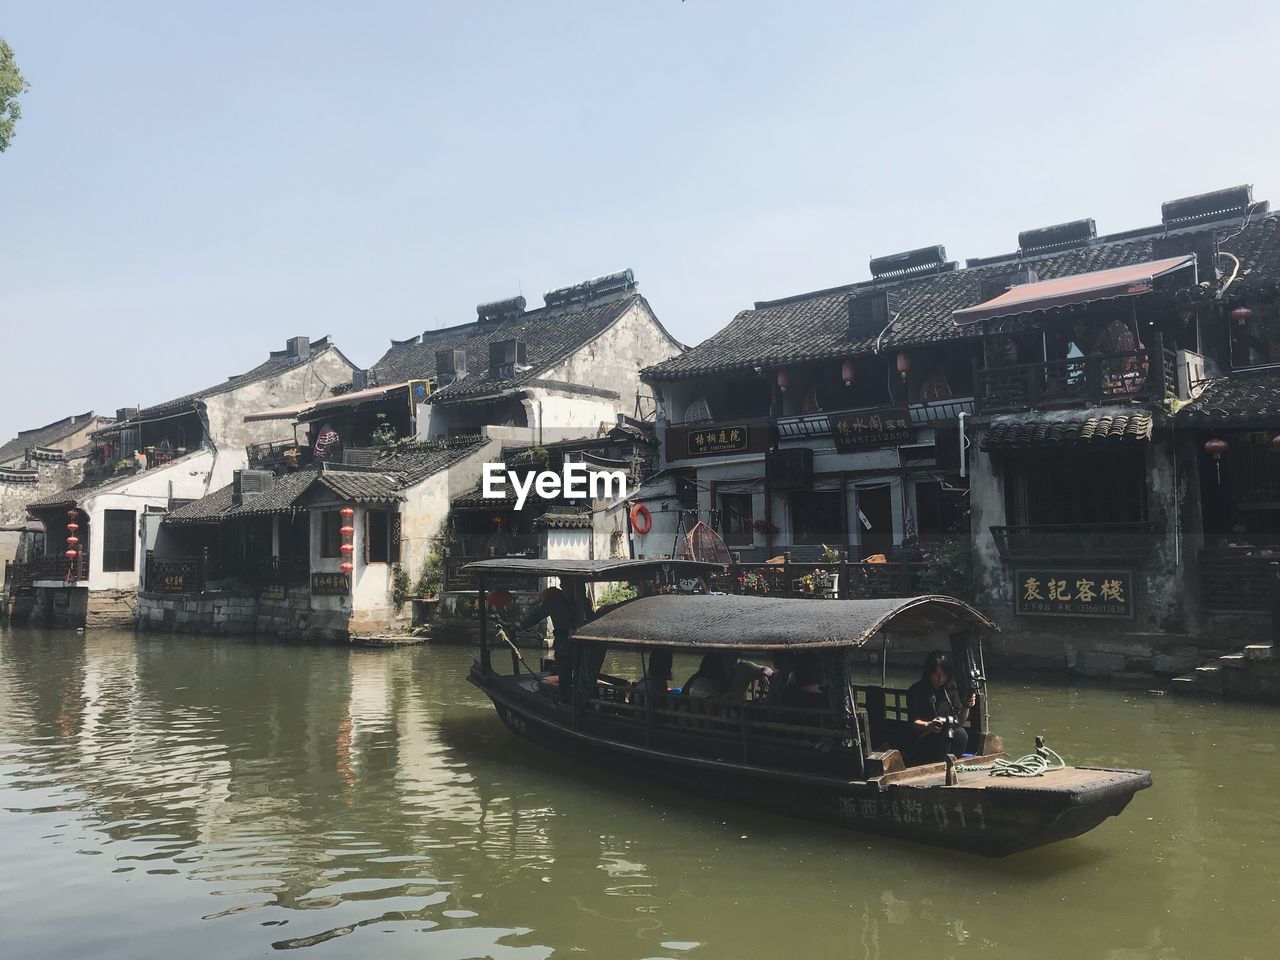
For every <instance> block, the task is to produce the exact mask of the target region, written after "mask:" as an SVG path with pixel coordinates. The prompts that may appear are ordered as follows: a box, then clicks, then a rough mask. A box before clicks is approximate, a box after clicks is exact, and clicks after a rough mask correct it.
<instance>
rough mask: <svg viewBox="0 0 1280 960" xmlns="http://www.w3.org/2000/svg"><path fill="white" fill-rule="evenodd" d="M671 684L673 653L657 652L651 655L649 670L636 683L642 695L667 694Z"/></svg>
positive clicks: (666, 651)
mask: <svg viewBox="0 0 1280 960" xmlns="http://www.w3.org/2000/svg"><path fill="white" fill-rule="evenodd" d="M670 683H671V651H670V650H655V651H653V653H651V654H649V668H648V669H647V670H646V671H645V673H644V676H643V677H641V678H640V679H639V680H638V681H637V682H636V687H635V688H636V689H637V690H639V691H641V692H642V693H656V694H659V695H663V694H666V692H667V690H668V689H669V685H670Z"/></svg>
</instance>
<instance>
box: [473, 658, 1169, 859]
mask: <svg viewBox="0 0 1280 960" xmlns="http://www.w3.org/2000/svg"><path fill="white" fill-rule="evenodd" d="M471 680H472V682H473V683H475V684H476V686H478V687H479V688H480V689H481V690H482V691H484V692H485V693H486V694H487V695H488V696H489V698H490V700H492V702H493V704H494V707H495V708H496V710H497V713H498V717H499V719H501V721H502V722H503V724H504V725H505V726H506V727H507V729H509V730H510V731H511V732H512V733H514V734H515V735H516V736H518V737H521V738H523V739H525V740H527V741H529V742H530V743H533V744H535V745H537V746H539V747H543V748H545V749H547V750H551V751H553V752H555V753H558V754H561V755H563V756H567V757H571V758H574V759H576V760H580V761H582V762H585V763H588V764H591V765H593V766H597V767H599V766H608V767H611V768H613V769H616V770H620V771H622V772H625V773H627V774H628V775H630V776H633V777H640V778H643V779H644V780H646V781H653V780H657V779H661V780H665V781H668V782H671V783H673V784H675V785H678V786H681V787H683V788H685V789H690V790H695V791H697V792H699V793H703V794H706V795H709V796H715V797H721V798H724V799H728V800H731V801H733V802H745V803H749V804H752V805H755V806H760V807H765V808H768V809H771V810H776V811H778V812H781V813H785V814H788V815H791V816H798V817H804V818H807V819H811V820H817V821H821V822H825V823H831V824H836V825H839V826H843V827H851V828H853V829H856V830H859V831H862V832H865V833H873V834H880V835H884V836H891V837H897V838H900V839H904V840H910V841H914V842H919V843H927V844H931V845H935V846H942V847H949V848H952V849H957V850H964V851H968V852H971V853H978V854H983V855H985V856H992V857H1000V856H1007V855H1009V854H1011V853H1016V852H1018V851H1021V850H1027V849H1030V848H1033V847H1038V846H1043V845H1044V844H1048V843H1054V842H1056V841H1058V840H1065V839H1068V838H1071V837H1076V836H1079V835H1080V834H1082V833H1085V832H1087V831H1089V830H1092V829H1093V828H1094V827H1096V826H1098V824H1100V823H1102V822H1103V821H1104V820H1106V819H1107V818H1108V817H1113V816H1116V815H1117V814H1119V813H1120V812H1121V811H1122V810H1124V808H1125V807H1126V806H1127V805H1128V803H1129V801H1130V800H1131V799H1132V798H1133V795H1134V794H1135V793H1136V792H1137V791H1138V790H1141V789H1143V788H1144V787H1148V786H1150V785H1151V775H1150V774H1149V773H1147V772H1146V771H1141V770H1099V769H1090V768H1069V769H1068V771H1062V772H1061V774H1063V775H1062V776H1060V775H1058V774H1050V775H1048V776H1047V777H1045V778H1037V779H1035V780H1027V779H1010V778H1006V777H989V776H987V775H986V774H977V773H969V774H965V775H963V777H962V779H961V783H960V784H958V785H955V786H947V785H946V784H945V782H944V781H943V779H942V778H941V777H932V778H930V777H916V776H912V775H911V771H907V775H906V776H902V777H901V778H900V779H892V778H893V777H894V776H895V775H889V776H886V777H884V778H879V779H872V780H843V779H839V778H834V777H828V776H819V775H811V774H804V773H794V772H791V771H785V770H777V769H772V768H764V767H756V766H750V765H747V764H737V763H727V762H724V761H717V760H709V759H705V758H701V757H693V756H681V755H674V754H669V753H663V752H660V751H655V750H649V749H646V748H644V747H639V746H635V745H632V744H624V743H618V742H615V741H611V740H606V739H603V738H600V737H597V736H592V735H590V734H587V733H583V732H579V731H575V730H573V729H571V727H570V726H569V725H568V724H567V723H565V722H564V720H565V714H566V713H567V710H566V709H565V708H560V707H557V705H555V704H554V703H552V702H549V701H546V700H545V698H537V700H532V698H530V697H527V696H523V695H521V693H520V692H519V691H514V690H511V689H506V688H504V687H503V686H502V685H501V684H500V683H494V682H492V680H491V679H490V680H486V678H485V677H483V676H482V675H476V674H473V675H472V677H471ZM538 700H541V701H543V702H538Z"/></svg>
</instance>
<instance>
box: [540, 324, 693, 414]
mask: <svg viewBox="0 0 1280 960" xmlns="http://www.w3.org/2000/svg"><path fill="white" fill-rule="evenodd" d="M681 350H682V347H681V345H680V344H678V343H677V342H676V341H674V340H673V339H671V336H670V335H669V334H668V333H667V332H666V331H665V330H664V329H663V328H662V326H661V324H659V323H658V321H657V318H656V317H655V316H654V315H653V314H652V313H651V312H650V311H649V310H648V308H647V307H646V306H645V305H644V303H643V301H641V300H640V299H639V298H636V300H634V301H633V302H632V304H631V307H630V309H628V310H627V311H626V313H624V314H623V315H622V316H621V317H619V318H618V320H617V321H616V322H615V323H613V324H612V325H611V326H610V327H609V328H608V329H607V330H605V331H603V332H602V333H601V334H600V335H599V336H597V337H596V338H595V339H594V340H592V341H590V342H589V343H587V344H585V345H584V346H583V347H582V348H581V349H579V350H578V351H577V352H576V353H574V354H573V355H572V356H570V357H568V358H566V359H565V360H564V361H563V362H561V363H559V364H557V365H556V366H554V367H552V368H550V369H549V370H548V371H547V372H546V373H544V374H542V377H543V378H545V379H548V380H562V381H565V382H567V383H576V384H582V385H584V386H592V387H599V388H601V389H604V390H613V391H615V392H617V393H618V394H619V395H620V399H619V400H618V401H616V405H615V407H614V410H615V411H617V412H622V413H628V414H630V413H631V412H632V411H633V410H634V409H635V402H636V393H637V391H638V390H639V389H640V370H641V369H642V368H644V367H648V366H652V365H653V364H655V363H661V362H662V361H663V360H667V359H669V358H671V357H674V356H677V355H678V354H679V353H680V352H681ZM646 392H648V390H647V388H646ZM606 419H612V417H611V416H610V417H606ZM531 422H532V421H531ZM547 422H548V423H552V422H553V421H552V419H551V418H550V417H549V416H548V418H547Z"/></svg>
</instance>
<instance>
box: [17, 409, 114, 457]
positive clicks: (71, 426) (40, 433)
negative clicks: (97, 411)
mask: <svg viewBox="0 0 1280 960" xmlns="http://www.w3.org/2000/svg"><path fill="white" fill-rule="evenodd" d="M92 419H93V411H92V410H90V411H89V412H88V413H81V414H79V415H77V416H74V417H63V418H62V419H61V420H58V421H56V422H55V423H49V424H45V426H43V427H36V428H34V429H32V430H20V431H19V432H18V435H17V436H16V437H14V438H13V439H12V440H10V441H9V442H8V443H6V444H4V445H3V446H0V463H8V462H9V461H10V460H16V459H17V458H19V457H21V456H22V455H23V453H25V452H26V451H27V449H29V448H30V447H53V446H56V445H57V443H58V441H59V440H63V439H65V438H67V437H69V436H71V435H72V434H73V433H76V432H77V431H79V430H83V429H84V427H85V425H86V424H87V423H89V421H90V420H92Z"/></svg>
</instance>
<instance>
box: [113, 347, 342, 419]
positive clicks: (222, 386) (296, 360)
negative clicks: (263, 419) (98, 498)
mask: <svg viewBox="0 0 1280 960" xmlns="http://www.w3.org/2000/svg"><path fill="white" fill-rule="evenodd" d="M332 346H333V341H332V340H330V339H329V337H327V336H326V337H321V338H320V339H319V340H313V341H311V349H310V351H309V352H308V354H307V355H306V356H302V357H291V356H288V355H287V354H286V352H285V351H283V350H281V351H273V352H272V354H271V356H270V357H269V358H268V359H267V360H265V361H263V362H262V363H260V364H258V365H257V366H256V367H254V368H253V369H252V370H249V371H247V372H245V373H242V374H240V375H239V376H235V377H230V378H228V379H226V380H224V381H222V382H221V383H215V384H214V385H213V386H211V387H206V388H205V389H203V390H197V391H195V392H194V393H188V394H186V395H185V396H181V397H177V398H175V399H173V400H166V401H165V402H164V403H158V404H156V405H155V406H151V407H145V408H144V409H142V410H140V411H139V412H138V416H139V417H140V418H141V419H144V420H145V419H147V418H149V417H157V416H163V415H164V414H168V413H177V412H179V411H182V410H185V409H188V408H190V407H192V406H194V405H195V403H196V401H198V400H204V399H205V398H206V397H212V396H216V395H217V394H220V393H227V392H228V391H231V390H237V389H239V388H240V387H243V386H245V385H246V384H250V383H253V382H254V381H257V380H265V379H267V378H268V377H274V376H276V375H277V374H280V373H284V372H285V371H286V370H290V369H292V368H293V367H297V366H301V365H302V364H304V363H310V362H311V358H312V357H314V356H316V355H317V354H320V353H323V352H324V351H325V350H328V349H329V348H330V347H332Z"/></svg>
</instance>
